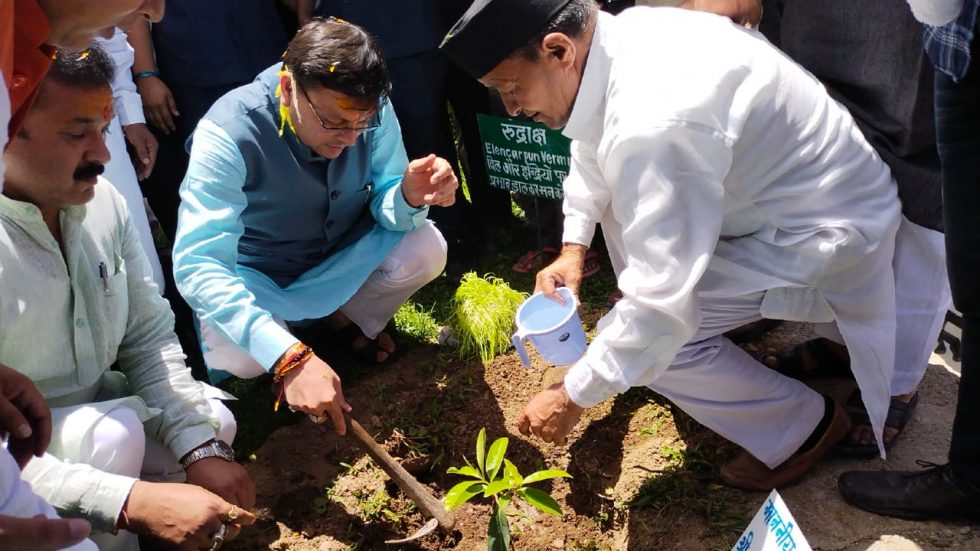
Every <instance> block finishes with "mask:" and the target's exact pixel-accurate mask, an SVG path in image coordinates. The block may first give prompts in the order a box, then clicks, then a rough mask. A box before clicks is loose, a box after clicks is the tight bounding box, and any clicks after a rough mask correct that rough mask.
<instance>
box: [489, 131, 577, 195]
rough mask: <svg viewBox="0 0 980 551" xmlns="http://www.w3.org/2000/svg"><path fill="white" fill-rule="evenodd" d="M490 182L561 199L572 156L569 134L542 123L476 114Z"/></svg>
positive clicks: (497, 185) (493, 184)
mask: <svg viewBox="0 0 980 551" xmlns="http://www.w3.org/2000/svg"><path fill="white" fill-rule="evenodd" d="M477 118H478V119H479V123H480V137H481V138H482V139H483V159H484V161H485V162H486V165H487V176H488V178H489V180H490V185H491V186H493V187H496V188H500V189H507V190H510V191H516V192H518V193H523V194H526V195H533V196H536V197H547V198H549V199H561V198H562V193H561V183H562V180H564V179H565V176H566V175H567V174H568V165H569V161H570V160H571V154H570V153H569V144H570V143H571V142H570V140H569V139H568V138H566V137H565V136H562V134H561V133H560V132H556V131H554V130H550V129H548V128H547V127H546V126H544V125H542V124H538V123H535V122H527V121H521V120H516V119H505V118H503V117H495V116H493V115H483V114H480V115H477Z"/></svg>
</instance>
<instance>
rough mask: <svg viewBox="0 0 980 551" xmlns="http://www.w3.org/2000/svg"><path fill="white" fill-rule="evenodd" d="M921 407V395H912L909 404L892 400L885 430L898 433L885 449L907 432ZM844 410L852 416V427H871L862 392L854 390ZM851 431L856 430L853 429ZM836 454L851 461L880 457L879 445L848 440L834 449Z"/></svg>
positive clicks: (896, 399) (895, 399) (841, 442)
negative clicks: (909, 424)
mask: <svg viewBox="0 0 980 551" xmlns="http://www.w3.org/2000/svg"><path fill="white" fill-rule="evenodd" d="M917 405H919V393H918V392H916V393H915V394H913V395H912V399H911V400H909V401H908V403H905V402H903V401H902V400H899V399H898V398H892V399H891V402H890V403H889V404H888V415H887V416H886V417H885V428H890V429H895V430H896V431H897V432H896V433H895V436H893V437H892V439H891V440H889V441H887V442H885V449H886V450H889V449H891V447H892V445H894V444H895V441H896V440H898V437H899V436H901V435H902V432H903V431H904V430H905V425H907V424H908V422H909V419H911V418H912V413H913V412H914V411H915V406H917ZM844 409H845V410H847V413H848V414H849V415H850V416H851V425H852V427H859V426H866V427H870V426H871V419H870V418H869V417H868V410H867V409H865V407H864V400H862V399H861V390H860V389H854V392H852V393H851V396H850V397H849V398H848V399H847V404H845V406H844ZM851 430H854V428H852V429H851ZM834 452H835V453H836V454H837V455H839V456H841V457H848V458H851V459H874V458H875V457H878V455H879V454H878V444H877V443H873V444H851V443H850V442H849V441H848V440H846V439H845V440H842V441H840V442H839V443H838V444H837V446H836V447H835V448H834Z"/></svg>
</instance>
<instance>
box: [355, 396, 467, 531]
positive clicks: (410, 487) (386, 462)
mask: <svg viewBox="0 0 980 551" xmlns="http://www.w3.org/2000/svg"><path fill="white" fill-rule="evenodd" d="M344 420H345V421H346V422H347V432H348V434H351V435H353V436H354V439H355V440H357V442H358V443H359V444H360V445H361V447H362V448H364V451H366V452H367V454H368V455H370V456H371V459H374V460H375V462H377V463H378V466H379V467H381V469H382V470H383V471H384V472H386V473H388V476H389V477H391V479H392V480H394V481H395V484H398V487H399V488H401V489H402V491H403V492H405V493H406V494H408V497H410V498H411V499H412V501H414V502H415V504H416V505H418V508H419V509H421V510H422V512H423V513H425V514H427V515H429V516H430V517H432V518H435V519H436V520H437V521H439V530H441V531H443V532H445V533H449V532H451V531H452V529H453V527H454V526H455V525H456V518H455V517H453V514H452V513H450V512H449V511H447V510H446V507H445V505H443V503H442V502H441V501H439V500H438V499H436V498H435V496H433V495H432V494H431V493H429V490H428V489H427V488H426V487H425V486H423V485H422V484H421V483H419V481H418V480H415V477H413V476H412V475H410V474H409V473H408V471H406V470H405V468H404V467H402V466H401V464H399V463H398V461H395V459H394V458H393V457H391V456H390V455H388V452H386V451H385V450H384V448H382V447H381V446H379V445H378V443H377V442H375V441H374V438H373V437H372V436H371V435H370V434H368V432H367V431H366V430H364V427H362V426H361V424H360V423H358V422H357V421H356V420H354V419H353V418H351V416H349V415H344Z"/></svg>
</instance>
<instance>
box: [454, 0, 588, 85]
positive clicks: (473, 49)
mask: <svg viewBox="0 0 980 551" xmlns="http://www.w3.org/2000/svg"><path fill="white" fill-rule="evenodd" d="M569 1H570V0H475V1H474V2H473V5H471V6H470V9H468V10H466V13H464V14H463V16H462V17H460V18H459V21H457V22H456V24H455V25H453V28H452V29H450V31H449V34H447V35H446V38H445V39H444V40H443V41H442V45H441V46H439V49H441V50H442V51H443V52H445V54H446V55H447V56H449V59H451V60H453V61H454V62H456V64H457V65H459V66H460V67H462V68H463V69H464V70H466V72H468V73H470V74H471V75H473V76H475V77H476V78H480V77H482V76H483V75H485V74H487V73H489V72H490V70H491V69H493V68H494V67H496V66H497V64H498V63H500V62H501V61H503V60H504V59H506V58H507V57H508V56H509V55H510V54H511V53H513V52H514V50H516V49H517V48H519V47H521V46H523V45H524V43H526V42H527V41H528V40H530V39H531V38H533V37H534V35H536V34H538V33H539V32H541V30H542V29H544V28H545V25H547V24H548V21H551V18H552V17H554V16H555V15H556V14H557V13H558V12H559V11H561V9H562V8H564V7H565V6H566V5H567V4H568V2H569Z"/></svg>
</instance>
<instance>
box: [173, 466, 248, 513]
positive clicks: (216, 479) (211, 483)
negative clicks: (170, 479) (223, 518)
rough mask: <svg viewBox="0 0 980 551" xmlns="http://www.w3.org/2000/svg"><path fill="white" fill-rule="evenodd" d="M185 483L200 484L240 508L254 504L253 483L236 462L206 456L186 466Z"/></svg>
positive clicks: (246, 472)
mask: <svg viewBox="0 0 980 551" xmlns="http://www.w3.org/2000/svg"><path fill="white" fill-rule="evenodd" d="M187 483H188V484H193V485H195V486H200V487H202V488H204V489H205V490H210V491H212V492H214V493H215V494H218V495H219V496H220V497H221V498H223V499H224V500H226V501H228V502H229V503H232V504H234V505H238V506H239V507H240V508H242V509H251V508H252V507H254V506H255V483H254V482H252V477H250V476H249V475H248V471H246V470H245V468H244V467H242V466H241V465H239V464H238V463H233V462H231V461H226V460H224V459H222V458H220V457H207V458H205V459H201V460H198V461H195V462H194V463H192V464H191V466H190V467H187Z"/></svg>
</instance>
